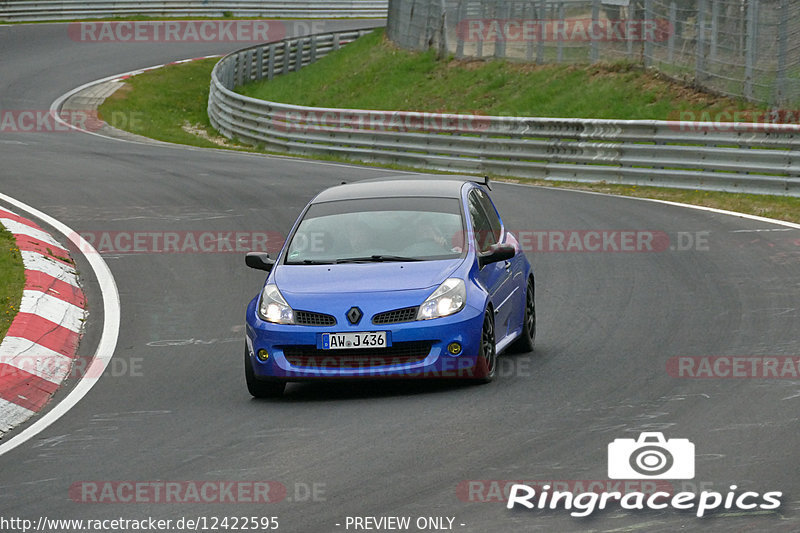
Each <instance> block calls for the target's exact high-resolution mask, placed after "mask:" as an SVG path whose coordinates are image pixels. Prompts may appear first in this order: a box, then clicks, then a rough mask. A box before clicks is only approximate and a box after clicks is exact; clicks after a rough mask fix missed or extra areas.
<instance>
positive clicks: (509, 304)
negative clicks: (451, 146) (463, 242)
mask: <svg viewBox="0 0 800 533" xmlns="http://www.w3.org/2000/svg"><path fill="white" fill-rule="evenodd" d="M467 200H468V201H467V203H468V207H469V215H470V223H471V225H472V235H473V238H474V239H475V245H476V247H477V250H478V253H479V254H480V253H485V252H487V251H488V250H489V248H491V246H492V245H494V244H497V243H498V242H500V238H501V237H502V226H501V224H500V219H499V217H498V216H497V211H495V209H494V207H491V201H490V200H489V198H488V197H486V193H484V192H483V191H481V190H480V189H473V190H472V191H470V193H469V195H468V197H467ZM486 202H489V204H488V205H489V206H490V207H491V209H490V210H489V209H486V207H485V205H486ZM511 277H512V272H511V262H509V261H499V262H497V263H491V264H488V265H485V266H484V267H483V268H482V269H481V270H480V272H479V274H478V280H479V281H480V282H481V283H482V284H483V286H484V287H486V290H487V291H488V292H489V295H490V299H491V301H492V305H493V306H494V323H495V342H498V343H499V342H500V341H501V340H502V339H503V337H505V336H506V335H507V334H508V327H509V320H510V317H511V312H512V310H513V308H514V302H513V299H512V298H511V296H512V294H513V292H514V287H513V284H512V283H511Z"/></svg>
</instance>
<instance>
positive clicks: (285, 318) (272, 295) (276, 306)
mask: <svg viewBox="0 0 800 533" xmlns="http://www.w3.org/2000/svg"><path fill="white" fill-rule="evenodd" d="M258 316H259V318H261V320H266V321H267V322H274V323H275V324H294V311H292V308H291V307H289V304H287V303H286V300H284V299H283V295H282V294H281V291H279V290H278V286H277V285H275V284H273V283H270V284H269V285H266V286H265V287H264V290H263V291H262V292H261V301H260V302H258Z"/></svg>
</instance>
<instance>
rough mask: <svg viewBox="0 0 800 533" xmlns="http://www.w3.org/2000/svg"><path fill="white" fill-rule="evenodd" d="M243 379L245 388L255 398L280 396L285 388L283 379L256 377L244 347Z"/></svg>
mask: <svg viewBox="0 0 800 533" xmlns="http://www.w3.org/2000/svg"><path fill="white" fill-rule="evenodd" d="M244 379H245V381H247V390H248V392H249V393H250V394H252V395H253V397H255V398H280V397H281V396H282V395H283V391H284V389H286V382H285V381H264V380H260V379H258V378H256V374H255V372H253V363H252V361H250V354H249V353H247V348H245V349H244Z"/></svg>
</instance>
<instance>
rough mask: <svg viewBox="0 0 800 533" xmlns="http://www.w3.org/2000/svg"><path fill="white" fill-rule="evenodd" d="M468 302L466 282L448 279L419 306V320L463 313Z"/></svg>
mask: <svg viewBox="0 0 800 533" xmlns="http://www.w3.org/2000/svg"><path fill="white" fill-rule="evenodd" d="M466 301H467V288H466V286H465V285H464V280H463V279H458V278H448V279H446V280H444V283H442V284H441V285H439V288H438V289H436V290H435V291H433V294H431V295H430V296H429V297H428V299H427V300H425V301H424V302H422V305H420V306H419V311H417V320H428V319H430V318H439V317H442V316H448V315H452V314H453V313H457V312H458V311H461V309H462V308H463V307H464V302H466Z"/></svg>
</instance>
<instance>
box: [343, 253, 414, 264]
mask: <svg viewBox="0 0 800 533" xmlns="http://www.w3.org/2000/svg"><path fill="white" fill-rule="evenodd" d="M384 261H397V262H401V261H422V259H419V258H418V257H404V256H402V255H368V256H366V257H345V258H343V259H337V260H336V264H339V263H383V262H384Z"/></svg>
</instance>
